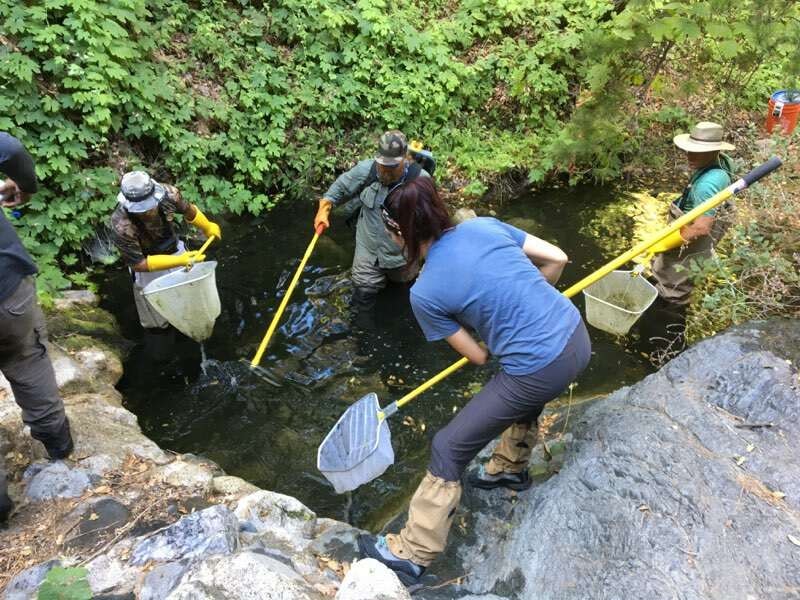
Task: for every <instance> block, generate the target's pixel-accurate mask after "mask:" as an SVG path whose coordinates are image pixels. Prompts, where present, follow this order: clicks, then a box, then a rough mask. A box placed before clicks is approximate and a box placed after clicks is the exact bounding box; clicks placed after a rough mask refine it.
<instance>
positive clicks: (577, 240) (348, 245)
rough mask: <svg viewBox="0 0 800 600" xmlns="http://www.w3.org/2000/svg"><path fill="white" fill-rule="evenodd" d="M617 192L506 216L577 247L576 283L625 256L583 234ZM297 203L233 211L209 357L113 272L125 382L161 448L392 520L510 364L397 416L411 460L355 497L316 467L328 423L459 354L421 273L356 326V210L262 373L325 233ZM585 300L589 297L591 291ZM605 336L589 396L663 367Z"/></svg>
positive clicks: (397, 433) (329, 509) (554, 196)
mask: <svg viewBox="0 0 800 600" xmlns="http://www.w3.org/2000/svg"><path fill="white" fill-rule="evenodd" d="M612 194H613V192H612V191H611V190H606V189H598V188H584V189H578V190H569V191H561V190H556V191H552V192H548V193H542V194H538V195H529V196H524V197H521V198H518V199H515V200H514V201H512V202H509V203H508V204H507V205H506V206H504V207H501V208H500V209H499V210H498V213H499V214H498V216H499V218H502V219H504V220H507V221H510V222H511V223H513V224H515V225H517V226H519V227H522V228H524V229H526V230H528V231H530V232H531V233H534V234H537V235H539V236H541V237H544V238H546V239H548V240H550V241H553V242H555V243H557V244H558V245H560V246H561V247H562V248H564V249H565V251H566V252H567V253H568V254H569V255H570V257H571V259H572V262H571V264H570V266H569V267H568V268H567V269H566V271H565V273H564V276H563V278H562V281H563V287H566V286H567V285H569V284H571V283H574V282H575V281H577V280H578V279H579V278H581V277H583V276H584V275H586V274H588V273H589V272H591V270H593V269H594V268H597V267H599V266H600V265H602V264H603V263H604V262H605V261H606V260H608V259H609V258H611V257H609V256H603V255H602V254H601V252H600V250H599V249H598V246H597V245H596V244H595V243H594V242H593V240H592V239H590V238H589V237H587V236H585V235H583V234H581V233H580V231H581V229H582V226H583V225H585V224H586V223H585V222H586V220H587V219H588V218H591V217H590V216H587V215H589V214H593V213H592V212H591V211H587V210H586V209H587V208H589V207H592V208H596V207H597V206H599V205H602V203H604V202H609V201H610V200H611V199H612V197H613V196H612ZM297 212H298V211H297V206H292V207H286V208H280V209H276V210H274V211H273V212H271V213H269V214H268V215H266V216H264V217H260V218H255V219H253V218H250V219H243V218H237V219H232V220H230V221H228V222H226V223H223V231H224V234H225V237H224V239H223V241H222V243H220V244H219V245H218V246H217V247H216V248H213V249H212V252H211V254H212V257H213V258H214V259H215V260H217V261H219V266H218V269H217V283H218V288H219V292H220V297H221V300H222V314H221V315H220V317H219V319H218V320H217V324H216V326H215V329H214V335H213V336H212V337H211V338H210V339H209V340H207V341H206V343H205V344H204V350H205V352H206V353H207V355H208V357H209V358H208V359H207V360H205V361H204V363H203V367H204V368H202V369H201V350H200V347H199V346H198V345H197V344H195V343H193V342H192V341H191V340H188V339H186V338H183V337H182V336H180V334H174V338H175V339H174V340H173V339H170V337H171V336H170V335H168V336H157V339H150V337H151V336H143V332H142V330H141V328H140V327H139V325H138V322H137V320H136V313H135V308H134V305H133V301H132V298H131V290H130V283H129V278H128V275H127V274H126V273H125V272H124V271H123V270H122V269H118V270H114V271H109V272H108V273H107V274H106V275H105V276H104V277H103V279H102V280H101V281H100V291H101V295H102V297H103V303H104V306H105V308H107V309H109V310H110V311H111V312H113V313H114V314H115V315H116V316H117V318H118V319H119V321H120V323H121V326H122V328H123V333H124V334H125V335H126V336H127V337H129V338H131V339H136V340H139V341H140V343H139V345H138V346H137V348H136V350H135V351H134V352H133V353H132V354H131V356H130V357H129V359H128V360H127V362H126V364H125V375H124V377H123V379H122V381H121V382H120V384H119V389H120V390H121V391H122V393H123V394H124V396H125V402H126V404H127V406H128V407H129V408H130V409H131V410H132V411H134V412H135V413H136V414H137V415H138V417H139V422H140V424H141V426H142V429H143V430H144V432H145V433H146V434H147V435H148V436H149V437H151V438H152V439H153V440H154V441H156V442H157V443H158V444H160V445H161V446H162V447H164V448H167V449H170V450H174V451H178V452H193V453H202V454H203V455H205V456H208V457H209V458H211V459H212V460H214V461H216V462H217V463H219V464H220V466H222V468H223V469H225V471H226V472H228V473H229V474H232V475H237V476H239V477H243V478H244V479H247V480H249V481H251V482H253V483H255V484H256V485H258V486H261V487H264V488H267V489H271V490H275V491H278V492H281V493H285V494H290V495H292V496H296V497H297V498H299V499H300V500H301V501H303V502H304V503H305V504H307V505H308V506H309V507H310V508H312V509H313V510H315V511H316V512H317V513H318V514H319V515H320V516H329V517H333V518H339V519H341V518H343V517H345V512H347V513H348V515H347V516H349V518H350V521H351V522H353V523H354V524H356V525H360V526H369V527H377V526H379V525H380V524H382V523H383V522H385V521H386V520H387V519H388V518H390V517H391V516H392V515H393V514H394V513H395V512H397V511H398V510H401V509H402V507H403V506H404V503H405V502H406V500H407V499H408V496H409V495H410V493H411V492H412V491H413V489H414V487H415V486H416V483H417V482H418V481H419V479H420V478H421V476H422V475H423V473H424V469H425V466H426V463H427V458H428V448H429V442H430V438H431V437H432V436H433V434H434V433H435V431H436V430H437V429H438V428H439V427H441V426H442V425H444V424H445V423H446V422H447V421H448V419H449V418H450V417H451V415H452V414H453V413H454V412H455V411H456V410H458V408H459V407H460V406H462V405H463V404H464V403H465V402H466V401H467V399H468V398H469V397H471V395H472V393H474V392H475V391H476V390H477V389H479V387H480V385H481V384H482V383H483V382H485V381H486V380H487V379H488V378H489V377H490V376H491V375H492V373H493V372H494V370H496V368H497V367H496V365H493V366H489V367H487V368H482V369H477V368H474V367H466V368H464V369H462V370H461V371H460V372H457V373H456V374H454V375H452V376H451V377H449V378H448V379H446V380H444V381H443V382H441V383H440V384H438V386H436V387H435V388H433V389H432V390H430V391H428V392H426V393H425V394H424V395H423V396H421V397H420V398H418V399H417V400H415V401H414V402H413V403H412V404H411V405H409V406H408V407H407V408H406V409H404V411H403V414H400V415H397V416H395V417H393V420H392V423H391V427H392V435H393V442H394V447H395V454H396V457H397V459H396V460H397V462H396V464H395V465H394V466H393V467H392V468H390V469H389V471H387V473H386V474H385V475H384V476H383V477H382V478H380V479H379V480H377V481H375V482H372V483H371V484H369V485H365V486H362V487H361V488H360V489H358V490H356V491H355V492H354V494H353V502H352V506H351V507H349V506H348V499H347V497H346V496H339V495H336V494H334V493H333V490H332V488H331V487H330V486H329V485H328V484H327V482H326V481H325V480H324V478H323V477H322V476H321V475H320V474H319V473H318V472H317V470H316V466H315V461H316V450H317V447H318V445H319V443H320V442H321V440H322V438H323V437H324V435H325V434H326V433H327V431H328V430H329V429H330V428H331V426H332V425H333V424H334V423H335V421H336V419H338V417H339V416H340V415H341V414H342V412H343V411H344V410H345V409H346V408H347V406H348V405H349V404H350V403H352V402H353V401H355V400H357V399H358V398H360V397H361V396H362V395H363V394H365V393H367V392H370V391H375V392H377V393H378V396H379V397H380V399H381V403H382V404H387V403H388V402H390V401H392V400H395V399H397V398H399V397H400V396H401V395H402V394H403V393H405V392H407V391H409V390H411V389H412V388H413V387H414V386H416V385H418V384H420V383H422V382H423V381H425V380H426V379H427V378H429V377H431V376H433V375H434V374H436V373H437V372H439V371H440V370H441V369H443V368H445V367H447V366H448V365H450V364H452V362H454V361H455V360H456V359H457V358H458V357H457V356H456V355H455V354H454V353H453V351H452V350H451V349H450V348H449V347H448V346H447V344H446V343H445V342H441V343H436V344H428V343H426V342H425V341H424V339H423V337H422V335H421V333H420V332H419V329H418V327H417V325H416V322H415V321H414V318H413V315H412V313H411V310H410V307H409V305H408V289H407V287H406V286H391V287H390V288H389V289H387V290H386V292H385V293H383V294H382V295H381V297H380V299H379V302H378V304H377V307H376V315H377V322H378V328H377V329H376V330H375V331H372V332H364V331H358V332H354V331H352V330H351V328H350V326H349V319H348V314H347V303H348V301H349V295H350V286H349V282H348V281H347V279H346V277H345V274H346V270H347V268H348V267H349V264H350V260H351V257H352V252H353V246H354V240H353V236H352V232H350V231H349V229H348V228H347V227H346V226H345V225H344V223H343V222H338V221H334V223H333V227H332V228H331V229H330V230H329V232H328V233H327V234H326V235H325V236H324V237H323V238H321V240H320V244H319V245H318V248H317V250H316V252H315V254H314V255H313V256H312V258H311V260H310V262H309V266H308V267H307V268H306V270H305V272H304V274H303V277H302V279H301V283H300V285H299V286H298V288H297V290H296V291H295V296H294V297H293V298H292V301H291V302H290V304H289V307H288V309H287V313H286V315H284V318H283V320H282V321H283V322H282V325H281V327H280V328H279V331H278V333H277V334H276V336H275V337H274V339H273V341H272V343H271V345H270V348H269V349H268V352H267V354H266V355H265V357H264V359H263V361H262V365H263V366H264V368H265V370H266V372H267V373H268V374H269V376H270V378H271V379H274V380H276V381H279V382H280V383H281V385H280V387H276V386H274V385H272V384H270V383H269V382H267V381H265V380H264V379H262V378H260V377H257V376H254V375H253V373H252V372H251V371H250V370H249V369H248V367H247V365H246V364H245V362H244V361H249V359H250V358H251V357H252V355H253V354H254V352H255V349H256V348H257V346H258V343H259V342H260V340H261V337H262V336H263V334H264V332H265V330H266V327H267V325H268V324H269V321H270V319H271V318H272V315H273V314H274V311H275V310H276V309H277V306H278V303H279V302H280V300H281V297H282V294H283V292H284V291H285V289H286V286H287V284H288V281H289V279H290V278H291V275H292V273H293V271H294V269H295V268H296V266H297V264H298V263H299V258H300V256H302V254H303V251H304V250H305V247H306V244H307V243H308V241H309V239H310V236H311V228H310V226H309V222H310V220H311V217H310V215H303V216H302V218H298V216H297ZM478 212H479V213H480V212H481V211H480V210H478ZM575 302H576V304H578V305H579V307H580V308H581V310H582V309H583V306H582V304H583V299H582V298H580V297H578V298H576V299H575ZM591 335H592V342H593V346H594V353H593V358H592V362H591V364H590V366H589V368H588V369H587V370H586V372H585V373H584V374H583V376H582V377H581V379H580V381H579V382H578V383H579V387H578V390H577V393H578V394H580V395H581V396H587V395H593V394H599V393H605V392H608V391H611V390H613V389H616V388H618V387H620V386H622V385H625V384H629V383H631V382H633V381H635V380H638V379H640V378H641V377H642V376H644V375H645V374H646V373H648V372H649V371H650V370H651V369H650V367H649V365H648V363H647V362H646V361H645V360H644V359H642V357H641V356H640V355H639V353H638V351H635V350H633V349H632V348H628V347H627V346H626V341H625V340H621V339H615V338H613V337H611V336H609V335H607V334H604V333H602V332H600V331H597V330H594V329H593V330H591ZM165 348H166V350H165Z"/></svg>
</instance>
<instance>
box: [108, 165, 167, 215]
mask: <svg viewBox="0 0 800 600" xmlns="http://www.w3.org/2000/svg"><path fill="white" fill-rule="evenodd" d="M119 189H120V193H119V194H117V202H119V203H120V204H122V206H124V207H125V210H127V211H128V212H132V213H143V212H147V211H148V210H150V209H151V208H155V207H156V206H158V203H159V202H161V200H162V199H163V198H164V196H166V195H167V191H166V190H165V189H164V188H163V186H161V185H160V184H159V183H158V182H157V181H155V180H154V179H153V178H152V177H150V175H148V174H147V173H145V172H144V171H130V172H129V173H125V175H123V176H122V183H121V184H120V186H119Z"/></svg>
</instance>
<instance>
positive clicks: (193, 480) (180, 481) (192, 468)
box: [158, 459, 214, 493]
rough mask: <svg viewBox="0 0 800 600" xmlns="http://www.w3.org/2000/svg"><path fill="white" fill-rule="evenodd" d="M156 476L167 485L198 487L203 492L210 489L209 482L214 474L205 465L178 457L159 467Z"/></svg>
mask: <svg viewBox="0 0 800 600" xmlns="http://www.w3.org/2000/svg"><path fill="white" fill-rule="evenodd" d="M158 477H159V478H160V479H161V480H162V481H163V482H164V483H168V484H169V485H173V486H175V487H190V488H198V489H199V490H201V491H202V492H203V493H208V492H209V491H211V482H212V480H213V479H214V475H213V474H212V473H211V471H209V470H208V469H206V468H205V467H202V466H200V465H196V464H193V463H188V462H184V461H182V460H180V459H177V460H174V461H172V462H171V463H169V464H168V465H164V466H163V467H159V468H158Z"/></svg>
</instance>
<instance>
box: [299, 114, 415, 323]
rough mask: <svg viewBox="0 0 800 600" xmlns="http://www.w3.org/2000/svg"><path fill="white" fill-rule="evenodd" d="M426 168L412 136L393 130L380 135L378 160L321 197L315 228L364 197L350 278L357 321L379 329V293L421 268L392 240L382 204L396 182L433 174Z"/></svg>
mask: <svg viewBox="0 0 800 600" xmlns="http://www.w3.org/2000/svg"><path fill="white" fill-rule="evenodd" d="M429 176H430V175H429V174H428V172H427V171H425V169H423V168H422V166H421V165H420V164H419V163H418V162H417V161H416V160H414V159H412V158H410V157H409V147H408V141H407V140H406V136H405V135H403V133H402V132H400V131H396V130H393V131H387V132H386V133H384V134H383V135H382V136H381V137H380V139H379V140H378V153H377V155H376V156H375V158H374V159H368V160H362V161H360V162H359V163H358V164H356V166H354V167H353V168H352V169H350V170H349V171H347V172H346V173H343V174H342V175H340V176H339V177H338V178H337V179H336V181H334V182H333V184H332V185H331V186H330V188H328V191H327V192H325V195H324V196H323V197H322V199H321V200H320V201H319V208H318V210H317V214H316V216H315V217H314V229H315V230H316V229H317V228H318V227H319V226H320V225H323V226H324V227H325V228H327V227H329V226H330V222H329V217H330V213H331V210H332V209H333V208H334V207H336V206H341V205H342V204H345V203H348V201H350V200H352V199H355V198H358V200H359V204H358V209H357V210H359V213H358V221H357V225H356V249H355V254H354V256H353V266H352V268H351V270H350V278H351V280H352V282H353V297H352V301H351V304H352V309H353V315H354V317H355V321H356V324H357V325H359V326H362V327H364V328H366V329H372V328H374V323H373V318H374V316H373V312H374V307H375V301H376V297H377V295H378V292H380V291H381V290H382V289H383V288H384V287H386V283H387V280H390V281H393V282H396V283H406V282H409V281H413V279H414V278H415V277H416V276H417V273H418V272H419V266H418V265H416V264H407V263H406V260H405V258H403V255H402V253H401V252H400V250H399V249H398V248H397V246H396V245H395V244H394V243H393V242H392V240H391V238H390V237H389V234H388V233H386V229H385V228H384V226H383V221H382V220H381V209H382V208H383V203H384V201H385V200H386V197H387V196H388V194H389V192H390V191H391V190H392V188H393V187H395V186H397V185H399V184H401V183H404V182H408V181H413V180H414V179H416V178H418V177H429Z"/></svg>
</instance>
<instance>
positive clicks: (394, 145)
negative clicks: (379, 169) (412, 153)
mask: <svg viewBox="0 0 800 600" xmlns="http://www.w3.org/2000/svg"><path fill="white" fill-rule="evenodd" d="M406 154H408V140H407V139H406V136H404V135H403V133H402V132H400V131H397V130H396V129H395V130H392V131H387V132H386V133H384V134H383V135H382V136H381V139H380V140H378V155H377V156H376V157H375V162H377V163H378V164H379V165H384V166H386V167H395V166H397V165H399V164H400V162H401V161H402V160H403V159H404V158H405V156H406Z"/></svg>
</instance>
